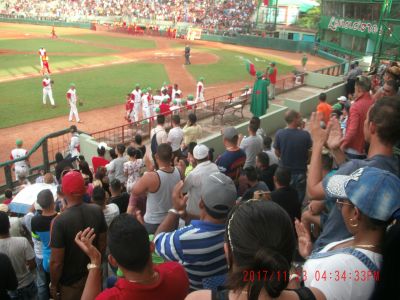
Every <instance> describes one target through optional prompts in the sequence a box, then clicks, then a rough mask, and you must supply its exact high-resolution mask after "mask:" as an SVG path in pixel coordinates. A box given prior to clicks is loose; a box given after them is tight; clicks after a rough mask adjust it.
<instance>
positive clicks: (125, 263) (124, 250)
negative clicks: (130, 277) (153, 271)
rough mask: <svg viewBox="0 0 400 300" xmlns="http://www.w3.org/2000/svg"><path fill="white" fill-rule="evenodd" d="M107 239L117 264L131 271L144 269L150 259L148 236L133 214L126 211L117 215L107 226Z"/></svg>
mask: <svg viewBox="0 0 400 300" xmlns="http://www.w3.org/2000/svg"><path fill="white" fill-rule="evenodd" d="M107 240H108V241H107V245H108V247H109V248H110V253H111V255H112V256H113V257H114V258H115V260H116V261H117V262H118V264H119V265H121V266H122V267H123V268H125V269H127V270H129V271H131V272H141V271H143V270H144V269H145V267H146V265H147V263H148V262H149V259H150V242H149V236H148V233H147V231H146V229H145V228H144V226H143V225H142V224H140V223H139V222H138V221H137V220H136V219H135V218H134V217H133V216H131V215H128V214H126V213H124V214H121V215H119V216H117V217H116V218H115V219H114V220H113V221H112V222H111V224H110V227H109V228H108V234H107ZM132 241H135V242H134V243H132Z"/></svg>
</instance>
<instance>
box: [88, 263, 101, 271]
mask: <svg viewBox="0 0 400 300" xmlns="http://www.w3.org/2000/svg"><path fill="white" fill-rule="evenodd" d="M86 267H87V269H88V270H91V269H96V268H100V266H98V265H96V264H92V263H90V264H87V266H86Z"/></svg>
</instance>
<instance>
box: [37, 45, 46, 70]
mask: <svg viewBox="0 0 400 300" xmlns="http://www.w3.org/2000/svg"><path fill="white" fill-rule="evenodd" d="M45 55H46V49H45V48H43V47H42V48H40V49H39V59H40V69H43V60H42V57H43V56H45Z"/></svg>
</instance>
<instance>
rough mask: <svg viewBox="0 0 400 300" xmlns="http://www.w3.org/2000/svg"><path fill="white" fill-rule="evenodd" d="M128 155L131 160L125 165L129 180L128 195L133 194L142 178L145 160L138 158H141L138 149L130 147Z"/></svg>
mask: <svg viewBox="0 0 400 300" xmlns="http://www.w3.org/2000/svg"><path fill="white" fill-rule="evenodd" d="M127 154H128V157H129V160H128V161H127V162H125V163H124V174H125V178H127V180H126V190H127V191H128V193H131V191H132V188H133V187H134V185H135V184H136V182H137V181H138V180H139V178H140V176H141V171H142V168H143V167H144V161H143V159H141V158H138V157H140V155H141V152H140V150H138V149H136V148H133V147H128V150H127Z"/></svg>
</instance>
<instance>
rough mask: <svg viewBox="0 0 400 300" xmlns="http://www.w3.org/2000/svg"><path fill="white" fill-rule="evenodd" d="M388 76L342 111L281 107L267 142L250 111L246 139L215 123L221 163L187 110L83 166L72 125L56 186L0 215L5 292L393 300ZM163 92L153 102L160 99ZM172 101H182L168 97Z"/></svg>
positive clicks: (397, 118)
mask: <svg viewBox="0 0 400 300" xmlns="http://www.w3.org/2000/svg"><path fill="white" fill-rule="evenodd" d="M271 67H272V71H271V74H272V73H273V72H274V71H273V66H271ZM397 68H398V67H396V65H394V64H392V65H390V66H388V67H387V69H386V71H384V72H383V73H382V74H383V78H382V81H381V82H380V83H378V85H377V86H374V85H373V84H374V81H372V82H371V79H370V77H368V76H365V75H357V76H356V77H355V79H354V91H352V90H348V92H350V93H348V94H347V95H346V96H341V97H339V98H338V99H337V100H336V101H335V99H329V96H328V95H326V94H325V93H322V94H320V95H319V103H318V105H317V106H316V107H315V112H314V113H312V115H311V117H310V119H309V120H308V121H307V122H305V121H304V119H303V116H302V115H301V114H300V113H299V112H297V111H295V110H288V111H287V112H286V113H285V121H286V123H287V127H286V128H284V129H280V130H278V131H277V132H276V134H275V136H274V137H270V136H265V135H264V134H263V131H264V130H260V129H263V128H262V122H261V120H260V118H259V117H257V116H254V117H253V118H252V119H251V120H250V121H249V123H248V127H247V134H246V135H247V136H244V135H243V134H240V133H239V132H238V130H237V129H236V128H235V127H227V128H224V129H223V130H222V131H221V139H222V143H223V146H224V151H223V152H222V153H221V154H220V155H218V157H217V158H215V159H214V157H213V149H209V148H208V147H207V146H206V145H204V144H201V143H199V139H200V138H201V136H202V129H201V126H200V125H199V124H197V117H196V115H195V114H189V115H188V119H189V121H188V123H187V124H186V125H184V126H183V124H181V120H180V116H179V114H174V115H172V118H171V119H172V124H173V126H172V128H171V129H170V130H167V128H166V127H165V114H158V115H154V118H155V120H156V123H157V125H156V126H155V127H154V128H153V129H152V130H151V135H150V145H149V146H148V147H147V149H146V146H144V145H143V144H142V137H141V136H140V135H137V136H135V138H134V141H132V143H131V144H130V145H128V146H127V145H123V144H119V145H116V147H115V148H110V147H108V145H106V144H104V143H99V145H98V149H97V154H98V155H97V156H93V157H91V158H90V159H91V166H89V163H88V162H87V161H86V159H85V157H83V156H82V155H80V153H79V152H80V146H79V138H78V133H77V128H76V127H75V126H71V133H72V139H71V144H70V147H69V148H70V149H69V155H67V156H65V157H64V156H63V155H62V154H61V153H58V154H57V155H56V161H57V164H56V167H55V176H53V175H52V174H41V176H40V177H39V179H38V182H42V181H43V182H46V183H48V184H50V185H51V184H53V185H56V184H58V188H57V193H56V194H53V193H52V192H51V191H50V190H49V189H43V190H42V191H41V192H39V194H38V195H37V197H36V199H35V201H34V204H33V205H32V207H31V208H30V209H29V212H27V213H26V214H25V215H24V216H22V217H21V216H15V215H13V213H12V211H10V208H12V207H13V199H12V191H7V192H6V198H7V200H6V202H5V203H3V204H1V205H0V252H1V254H0V263H1V269H2V270H3V269H4V270H6V269H7V270H10V272H8V273H9V274H10V277H9V279H7V280H3V281H1V282H3V283H2V285H0V295H2V296H4V297H9V298H11V299H35V298H39V299H49V298H50V297H52V298H53V299H79V298H81V299H95V298H96V299H116V298H122V299H144V298H146V299H161V298H165V299H288V300H289V299H318V300H319V299H321V300H322V299H360V300H361V299H369V298H371V299H387V298H388V297H389V296H388V295H392V296H393V295H395V293H396V292H397V282H398V275H397V267H398V266H399V265H400V261H399V259H398V258H397V257H398V255H397V252H396V251H398V243H397V241H398V238H399V224H398V221H397V219H398V218H399V216H400V200H399V199H400V198H399V196H400V179H399V176H400V172H399V165H400V164H399V158H398V154H397V155H396V153H397V152H396V151H398V150H396V149H398V148H397V147H398V145H399V141H400V131H399V130H398V129H399V128H400V97H399V96H398V95H396V94H397V93H398V85H396V84H398V80H399V78H398V76H397V75H396V74H397V71H396V70H397ZM399 75H400V74H399ZM260 76H262V74H261V75H260ZM377 76H378V75H377ZM396 76H397V77H396ZM373 79H374V80H375V84H376V81H377V79H376V78H373ZM200 82H201V80H200ZM165 85H166V84H163V87H164V86H165ZM139 90H140V86H138V87H136V88H135V91H136V93H137V94H139ZM166 90H167V91H168V87H167V88H166ZM174 90H175V91H178V90H179V88H178V86H174ZM147 91H148V89H147ZM142 92H143V91H142ZM351 92H352V93H351ZM132 94H133V95H134V96H133V97H134V101H135V100H136V95H135V93H134V92H133V93H132ZM167 96H168V97H169V95H168V93H164V96H161V95H160V97H164V98H163V99H162V100H161V103H165V102H168V100H167V99H168V97H167ZM179 96H180V95H179V93H177V92H176V93H175V99H174V100H176V97H178V99H179ZM142 97H143V96H142V95H140V99H142ZM130 98H131V97H130ZM137 99H139V96H138V98H137ZM163 101H165V102H163ZM332 102H336V103H334V104H333V105H330V104H328V103H332ZM181 127H183V128H181ZM264 129H266V128H264ZM16 145H17V148H16V149H14V150H13V151H12V153H11V156H12V157H13V158H18V157H21V156H24V155H25V154H26V150H24V149H23V148H22V145H23V143H22V141H17V143H16ZM110 158H111V159H110ZM19 163H20V164H18V162H17V163H16V164H15V173H16V175H17V176H18V179H19V181H20V182H21V183H23V185H21V189H24V188H28V185H29V182H27V181H26V177H25V176H26V174H27V171H26V169H29V161H23V160H21V161H20V162H19ZM54 177H55V179H54ZM35 184H40V183H35ZM395 250H396V251H395ZM14 273H15V276H13V274H14Z"/></svg>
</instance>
